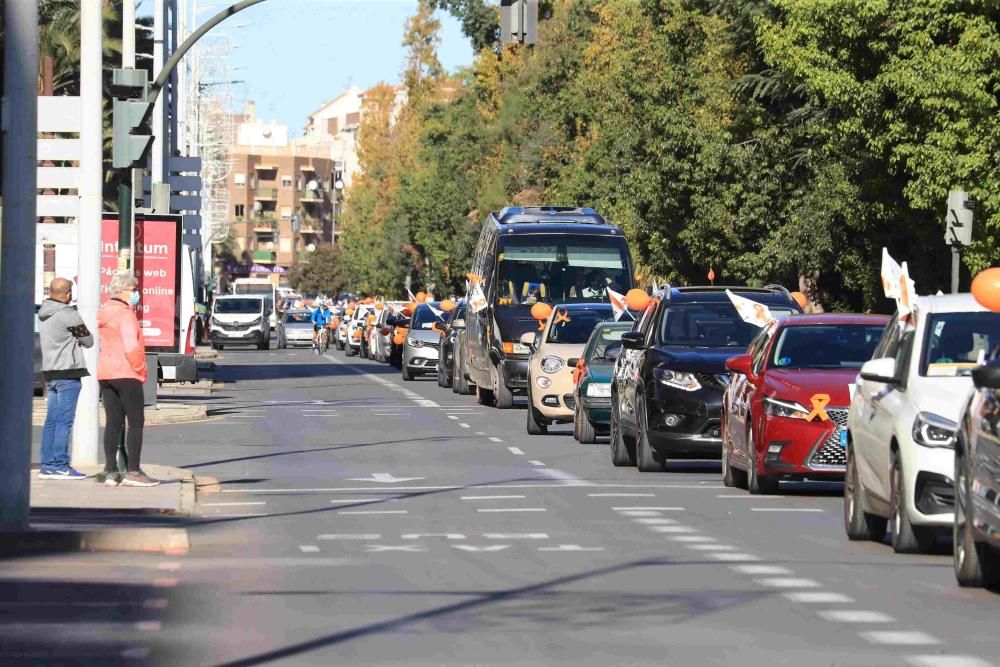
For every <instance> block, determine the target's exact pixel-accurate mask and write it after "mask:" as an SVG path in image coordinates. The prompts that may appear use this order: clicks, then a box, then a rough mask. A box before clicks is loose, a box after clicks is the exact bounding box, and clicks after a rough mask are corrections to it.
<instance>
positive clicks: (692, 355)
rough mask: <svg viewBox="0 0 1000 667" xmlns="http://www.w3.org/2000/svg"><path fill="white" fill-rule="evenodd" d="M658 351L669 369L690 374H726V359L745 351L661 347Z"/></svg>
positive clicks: (736, 348)
mask: <svg viewBox="0 0 1000 667" xmlns="http://www.w3.org/2000/svg"><path fill="white" fill-rule="evenodd" d="M657 349H659V351H660V352H661V353H662V354H664V355H665V356H666V357H667V358H666V359H665V361H664V363H666V364H667V365H668V366H670V368H672V369H674V370H678V371H688V372H691V373H712V374H719V373H726V372H728V371H726V359H729V358H730V357H735V356H738V355H740V354H744V353H745V350H744V349H743V348H738V347H725V348H691V347H669V346H663V347H660V348H657Z"/></svg>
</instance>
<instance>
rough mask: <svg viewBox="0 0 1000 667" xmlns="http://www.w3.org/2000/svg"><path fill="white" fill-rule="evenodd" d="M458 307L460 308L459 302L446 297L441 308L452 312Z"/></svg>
mask: <svg viewBox="0 0 1000 667" xmlns="http://www.w3.org/2000/svg"><path fill="white" fill-rule="evenodd" d="M456 308H458V304H457V303H455V302H454V301H451V300H449V299H445V300H444V301H442V302H441V310H443V311H444V312H446V313H450V312H451V311H453V310H455V309H456Z"/></svg>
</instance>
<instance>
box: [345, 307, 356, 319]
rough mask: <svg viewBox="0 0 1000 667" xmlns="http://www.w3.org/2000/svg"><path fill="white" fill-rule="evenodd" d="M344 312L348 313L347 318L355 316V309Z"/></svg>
mask: <svg viewBox="0 0 1000 667" xmlns="http://www.w3.org/2000/svg"><path fill="white" fill-rule="evenodd" d="M344 312H345V313H347V316H348V317H350V316H351V315H353V314H354V309H353V308H348V309H347V310H345V311H344Z"/></svg>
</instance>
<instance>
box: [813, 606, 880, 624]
mask: <svg viewBox="0 0 1000 667" xmlns="http://www.w3.org/2000/svg"><path fill="white" fill-rule="evenodd" d="M818 613H819V616H820V618H823V619H825V620H827V621H836V622H837V623H893V622H895V620H896V619H894V618H893V617H892V616H889V615H888V614H883V613H882V612H880V611H868V610H865V609H828V610H825V611H821V612H818Z"/></svg>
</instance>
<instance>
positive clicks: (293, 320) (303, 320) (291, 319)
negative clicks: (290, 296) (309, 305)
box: [285, 310, 312, 324]
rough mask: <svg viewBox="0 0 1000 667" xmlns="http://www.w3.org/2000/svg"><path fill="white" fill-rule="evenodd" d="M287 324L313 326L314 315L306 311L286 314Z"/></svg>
mask: <svg viewBox="0 0 1000 667" xmlns="http://www.w3.org/2000/svg"><path fill="white" fill-rule="evenodd" d="M285 323H286V324H311V323H312V313H310V312H307V311H304V310H296V311H294V312H288V313H285Z"/></svg>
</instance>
